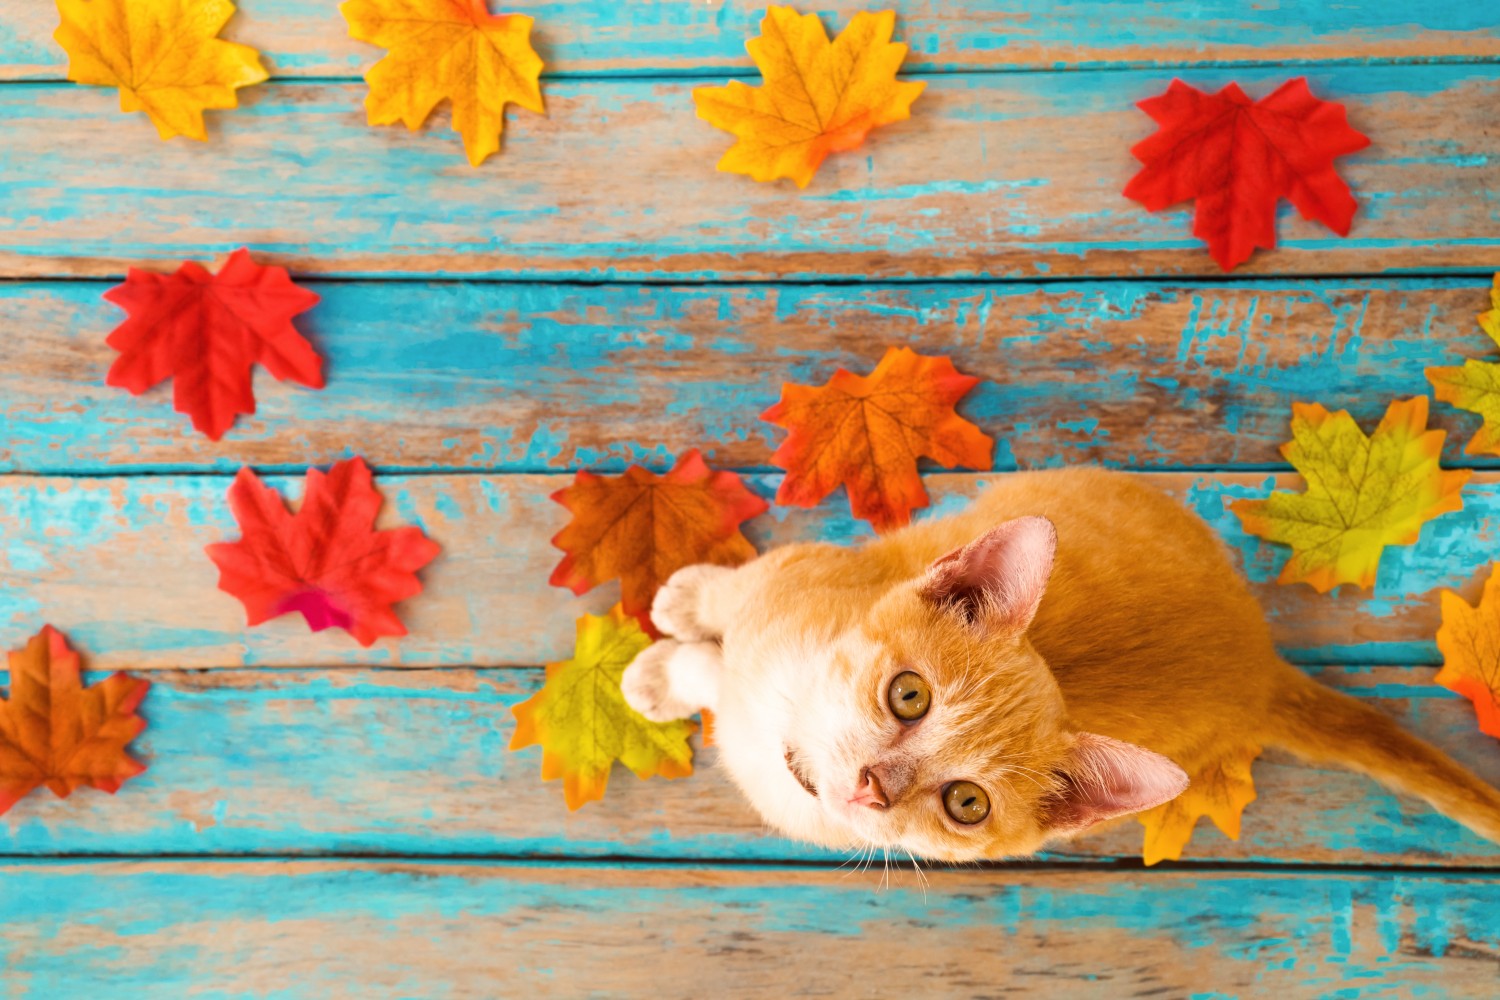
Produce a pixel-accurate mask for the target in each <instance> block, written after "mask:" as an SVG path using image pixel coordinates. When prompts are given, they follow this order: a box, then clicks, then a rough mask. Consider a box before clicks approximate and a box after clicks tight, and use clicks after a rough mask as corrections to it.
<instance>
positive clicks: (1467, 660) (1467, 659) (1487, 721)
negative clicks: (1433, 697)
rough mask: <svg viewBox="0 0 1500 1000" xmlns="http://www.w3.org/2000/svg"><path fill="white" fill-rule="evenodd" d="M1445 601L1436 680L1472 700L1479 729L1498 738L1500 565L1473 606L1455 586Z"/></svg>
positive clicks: (1446, 594) (1446, 593) (1499, 728)
mask: <svg viewBox="0 0 1500 1000" xmlns="http://www.w3.org/2000/svg"><path fill="white" fill-rule="evenodd" d="M1442 600H1443V625H1442V627H1441V628H1440V629H1438V634H1437V644H1438V650H1439V651H1440V652H1441V653H1442V654H1443V669H1442V670H1439V671H1438V674H1437V676H1436V677H1434V678H1433V680H1434V681H1436V682H1437V683H1438V684H1441V685H1442V686H1443V687H1445V688H1447V689H1448V690H1450V691H1454V692H1457V693H1458V694H1461V695H1463V696H1464V697H1465V698H1467V699H1469V700H1470V701H1472V702H1473V703H1474V711H1475V712H1476V713H1477V714H1478V715H1479V729H1480V731H1481V732H1485V733H1488V734H1489V735H1491V736H1494V737H1500V563H1496V564H1495V566H1494V568H1492V569H1491V570H1490V578H1489V579H1488V580H1486V581H1485V583H1484V590H1483V592H1482V593H1481V594H1480V596H1479V604H1478V605H1476V606H1475V607H1472V608H1471V607H1469V602H1468V601H1465V600H1464V599H1463V598H1462V597H1460V596H1459V595H1458V594H1455V593H1454V592H1453V591H1451V590H1445V591H1443V598H1442Z"/></svg>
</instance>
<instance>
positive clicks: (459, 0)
mask: <svg viewBox="0 0 1500 1000" xmlns="http://www.w3.org/2000/svg"><path fill="white" fill-rule="evenodd" d="M339 10H340V12H342V13H343V15H344V20H346V21H348V22H349V35H350V37H351V38H356V39H358V40H359V41H361V42H369V43H370V44H371V45H378V46H380V47H381V48H383V49H386V50H388V51H387V54H386V56H385V57H384V58H383V59H381V60H380V61H379V62H377V63H376V64H375V65H374V67H373V68H371V70H370V71H369V72H368V73H366V74H365V80H366V82H368V83H369V85H370V93H369V96H368V97H366V98H365V110H366V111H367V112H368V114H369V120H370V124H371V125H390V124H393V123H395V122H404V123H405V124H406V127H407V128H409V129H411V130H412V131H413V132H415V131H416V130H417V129H419V128H421V127H422V123H423V122H425V121H426V120H427V116H428V115H430V114H432V111H433V109H434V108H436V107H437V106H438V104H439V103H440V102H442V100H443V99H444V98H447V99H448V100H449V101H451V102H452V104H453V129H454V131H456V132H458V133H459V134H460V135H462V136H463V138H464V151H465V152H466V153H468V156H469V163H471V164H472V165H474V166H476V167H477V166H479V165H480V164H481V163H483V162H484V161H485V160H486V159H487V158H488V157H489V156H490V155H491V154H493V153H498V152H499V151H500V134H501V133H502V132H503V131H504V130H505V106H506V105H507V104H519V105H520V106H521V107H523V108H526V109H527V110H528V111H535V112H536V113H537V114H539V115H544V114H546V113H547V109H546V106H545V105H543V104H542V88H541V75H542V60H541V57H540V56H538V55H537V54H536V50H534V49H533V48H532V47H531V25H532V23H533V22H532V19H531V18H529V17H527V16H526V15H524V14H491V13H490V11H489V7H488V5H487V4H486V2H485V0H348V2H347V3H344V4H342V5H341V6H340V7H339Z"/></svg>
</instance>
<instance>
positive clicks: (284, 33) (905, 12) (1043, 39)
mask: <svg viewBox="0 0 1500 1000" xmlns="http://www.w3.org/2000/svg"><path fill="white" fill-rule="evenodd" d="M14 6H15V7H16V8H17V9H14V10H7V11H6V12H5V17H4V19H3V22H4V23H3V24H0V80H58V79H62V78H63V77H64V76H65V75H66V71H67V58H66V56H65V55H64V53H63V52H62V50H61V49H60V48H59V47H58V46H57V45H56V44H55V43H54V42H53V41H52V32H53V31H54V30H55V29H56V27H57V12H56V10H55V9H54V8H53V6H52V4H51V3H50V2H47V0H19V2H18V3H16V4H14ZM1482 6H1483V5H1482V4H1462V3H1424V2H1422V0H1352V2H1346V3H1341V4H1339V6H1338V7H1337V8H1336V9H1330V8H1329V7H1328V5H1327V4H1325V3H1323V2H1321V0H1284V2H1282V3H1279V4H1277V5H1275V6H1267V7H1260V6H1250V5H1245V4H1242V3H1239V2H1238V0H1206V2H1205V0H1153V2H1149V3H1143V4H1140V5H1137V6H1135V7H1133V8H1132V10H1131V14H1130V17H1129V19H1128V25H1127V24H1122V23H1121V12H1120V8H1119V7H1118V6H1117V5H1113V4H1111V3H1109V2H1108V0H1071V2H1063V3H1049V2H1044V0H1026V2H1021V3H1017V2H1004V3H1002V2H999V0H891V2H889V3H886V4H884V5H883V6H882V7H881V9H893V10H895V11H896V15H897V18H898V21H897V37H898V39H899V40H902V41H905V42H906V43H907V44H909V45H910V46H911V50H912V51H911V55H910V56H909V57H908V58H907V62H906V67H907V69H908V70H909V71H917V72H945V71H952V70H959V69H1023V68H1042V69H1055V68H1060V67H1063V66H1096V65H1109V66H1121V65H1126V66H1135V65H1146V66H1152V65H1172V64H1178V63H1190V64H1196V63H1203V62H1205V61H1212V62H1215V63H1227V62H1248V63H1258V62H1288V61H1309V60H1323V59H1339V60H1348V61H1358V60H1396V59H1410V60H1438V59H1486V58H1488V59H1493V58H1496V57H1500V29H1497V28H1496V25H1495V19H1494V18H1493V17H1486V16H1485V14H1484V11H1483V10H1482ZM864 7H865V5H864V4H862V3H861V2H859V0H820V2H819V4H818V5H817V8H816V9H817V10H818V11H819V13H820V14H821V15H822V17H823V22H824V24H825V25H826V26H827V27H828V28H829V30H830V32H834V31H837V30H839V29H840V28H841V27H842V26H843V25H844V24H846V23H848V20H849V18H850V17H852V16H853V14H854V12H856V11H858V10H861V9H864ZM239 8H240V13H239V14H238V15H237V16H236V17H235V18H234V20H232V21H231V22H230V24H229V27H228V30H227V31H226V32H225V34H224V37H225V38H228V39H231V40H233V41H237V42H242V43H244V44H246V45H251V46H254V47H255V48H256V49H258V50H259V51H260V52H261V54H262V55H263V57H264V58H265V61H266V62H267V64H268V67H269V68H270V70H271V72H272V73H273V74H274V75H275V76H277V77H282V78H287V77H339V76H358V75H360V74H362V73H363V72H364V71H365V70H366V69H368V68H369V66H370V64H371V63H372V62H374V60H375V59H376V58H378V57H379V55H380V50H379V49H375V48H372V47H370V46H366V45H361V44H359V43H358V42H355V41H354V40H353V39H351V38H349V37H348V29H347V26H346V24H345V23H344V20H343V19H342V18H341V17H340V16H339V15H338V13H337V11H336V9H335V4H333V3H332V2H329V3H307V2H306V0H241V2H240V3H239ZM490 9H491V10H493V11H495V12H497V13H498V12H502V11H504V12H510V13H518V14H531V15H532V16H533V17H535V18H536V19H537V25H536V28H535V30H534V38H535V44H536V47H537V51H538V52H539V53H540V54H541V55H542V57H543V58H544V59H545V60H546V62H547V72H548V74H549V75H551V74H558V73H562V74H569V73H588V74H614V75H631V74H646V73H666V74H680V73H703V72H708V71H713V70H721V71H735V70H741V71H742V70H745V69H748V68H750V66H751V63H750V60H749V57H748V56H747V55H746V54H745V48H744V42H745V39H747V38H751V37H753V36H755V35H756V34H758V33H759V30H760V27H759V26H760V19H761V16H762V15H763V13H764V11H765V4H764V3H763V2H761V0H754V2H750V0H694V2H691V3H675V2H674V3H639V2H637V3H620V2H618V0H506V2H504V3H501V2H497V0H492V2H491V3H490Z"/></svg>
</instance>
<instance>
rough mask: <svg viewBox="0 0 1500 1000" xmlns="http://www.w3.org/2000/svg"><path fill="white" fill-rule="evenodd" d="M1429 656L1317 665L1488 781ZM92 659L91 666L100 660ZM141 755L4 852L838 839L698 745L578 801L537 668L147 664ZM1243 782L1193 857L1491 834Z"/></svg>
mask: <svg viewBox="0 0 1500 1000" xmlns="http://www.w3.org/2000/svg"><path fill="white" fill-rule="evenodd" d="M1434 673H1435V671H1434V670H1433V669H1431V668H1426V667H1372V668H1327V669H1322V670H1318V671H1316V674H1317V676H1318V677H1319V678H1320V679H1321V680H1323V681H1324V682H1326V683H1331V684H1336V685H1338V686H1339V687H1342V688H1344V689H1345V690H1348V691H1350V692H1352V693H1354V694H1356V695H1359V696H1361V697H1367V698H1369V699H1370V700H1371V701H1372V702H1373V703H1374V704H1375V705H1377V706H1379V707H1380V708H1381V709H1382V710H1384V711H1388V712H1390V713H1391V714H1393V715H1395V716H1396V717H1397V718H1399V719H1400V720H1401V721H1402V723H1403V724H1404V725H1406V726H1407V727H1409V728H1410V729H1412V730H1413V731H1414V732H1417V733H1420V734H1421V735H1422V736H1423V737H1425V738H1427V739H1429V740H1432V741H1433V742H1435V743H1436V744H1438V745H1439V746H1441V747H1443V748H1444V749H1445V750H1447V751H1448V752H1449V753H1451V754H1453V755H1454V756H1455V757H1457V758H1458V759H1459V760H1461V761H1463V762H1464V763H1465V764H1467V765H1469V766H1471V767H1473V768H1475V769H1476V770H1477V771H1478V773H1480V774H1482V775H1484V776H1485V777H1487V778H1488V779H1490V780H1492V781H1497V782H1500V754H1496V753H1495V750H1494V740H1493V739H1492V738H1491V737H1488V736H1485V735H1483V734H1481V733H1480V732H1479V731H1478V730H1477V729H1476V727H1475V725H1474V714H1473V710H1472V708H1471V707H1470V705H1469V703H1468V702H1467V701H1464V700H1463V699H1461V698H1459V697H1457V696H1455V695H1453V694H1451V693H1449V692H1448V691H1447V690H1445V689H1444V688H1440V687H1437V686H1436V685H1434V684H1433V683H1432V680H1431V678H1432V675H1433V674H1434ZM92 676H93V677H96V678H97V677H100V676H103V675H100V674H94V675H92ZM150 679H151V682H152V685H153V687H152V689H151V693H150V698H149V701H148V702H147V704H146V708H145V713H146V716H147V718H148V720H149V722H150V728H148V729H147V731H146V732H145V733H144V734H143V735H142V736H141V738H140V739H138V740H137V741H136V742H135V744H134V746H133V751H134V752H135V754H136V755H137V756H138V757H139V758H140V759H141V760H142V761H143V762H145V763H146V764H147V765H148V768H149V769H148V770H147V771H146V773H145V774H144V775H142V776H141V777H139V778H137V779H135V780H133V781H132V782H131V783H130V784H129V785H128V786H127V787H126V789H125V790H124V791H122V792H121V793H120V794H119V795H118V796H116V797H113V798H111V797H109V796H106V795H103V794H101V793H98V792H94V791H92V790H88V789H85V790H82V791H79V792H77V793H75V794H74V795H73V796H72V797H70V798H68V799H66V800H62V799H57V798H55V797H54V796H52V795H50V794H38V795H34V796H32V797H29V798H27V799H23V800H22V801H21V802H20V803H18V804H17V805H16V806H15V807H14V808H13V809H12V810H11V812H10V813H8V814H7V815H6V817H5V820H4V822H3V823H0V854H3V855H9V856H37V857H45V856H48V855H67V854H125V855H135V856H151V855H171V856H178V855H195V856H212V855H241V854H254V855H340V854H358V855H369V854H373V855H382V856H414V857H444V856H453V855H465V856H497V855H503V856H531V857H549V858H554V859H560V860H561V859H567V858H581V857H634V858H656V859H671V858H696V859H702V860H705V861H712V860H716V859H732V860H786V859H799V860H806V861H832V862H833V863H835V864H837V863H839V862H842V861H844V860H845V859H846V855H844V854H840V853H836V852H835V853H829V852H825V851H820V850H818V849H815V848H812V847H809V846H807V845H804V844H796V843H792V842H789V841H786V840H783V839H781V838H779V837H775V836H772V835H770V834H768V833H766V832H765V830H764V827H763V825H762V824H761V822H760V819H759V817H758V816H756V815H755V814H754V813H753V812H752V811H751V810H750V808H749V807H748V806H747V805H745V804H744V802H743V800H742V799H741V797H740V795H739V793H738V792H737V791H736V790H735V789H734V788H733V786H732V785H731V784H730V782H729V780H728V779H727V777H726V776H725V775H724V774H723V773H722V772H720V771H719V770H718V768H717V767H716V766H715V764H714V761H715V757H716V752H715V751H713V750H707V751H703V750H700V751H699V752H698V754H697V760H696V763H697V769H698V770H697V773H695V774H694V775H692V776H691V777H688V778H684V779H681V780H678V781H670V782H668V781H650V782H642V781H639V780H638V779H636V778H635V776H634V775H632V774H630V773H629V772H628V771H626V770H625V769H624V768H623V767H617V768H616V769H615V773H614V775H613V776H612V778H611V779H610V786H609V790H608V794H607V795H606V796H605V798H604V799H603V800H602V801H600V802H595V803H590V804H589V805H587V806H585V807H584V808H583V809H581V810H579V811H577V812H569V811H568V809H567V807H566V806H565V805H564V803H563V799H562V790H561V787H560V784H559V783H558V782H547V783H544V782H542V781H541V780H540V777H539V772H540V769H541V755H540V753H539V751H538V750H537V749H536V748H530V749H527V750H523V751H519V752H514V753H512V752H507V750H506V748H507V747H508V746H509V744H510V739H511V735H512V733H513V731H514V729H513V724H512V717H511V714H510V707H511V706H512V705H514V704H516V703H517V702H519V701H521V700H522V699H523V698H526V697H529V696H530V695H532V694H533V693H534V692H535V691H536V690H537V688H538V686H539V684H540V682H541V677H540V671H537V670H492V671H470V670H406V671H393V670H321V671H311V670H292V671H270V670H256V671H218V672H214V673H212V674H202V673H193V672H177V671H155V672H152V673H151V675H150ZM1255 784H1256V791H1257V793H1258V795H1259V797H1258V798H1257V799H1256V801H1255V802H1254V804H1252V805H1251V806H1250V807H1249V809H1248V810H1247V811H1246V813H1245V819H1244V829H1243V832H1242V833H1241V836H1240V839H1239V840H1238V841H1237V842H1236V841H1230V840H1228V839H1227V838H1225V837H1224V836H1222V835H1221V834H1220V833H1219V832H1218V831H1217V830H1214V829H1212V828H1211V827H1210V826H1209V824H1208V821H1207V820H1204V821H1201V822H1200V824H1199V829H1198V832H1197V833H1196V835H1195V836H1194V838H1193V840H1192V842H1191V843H1190V844H1189V845H1188V847H1187V850H1186V852H1185V853H1184V859H1185V861H1187V862H1234V863H1257V862H1258V863H1300V864H1313V863H1316V864H1348V865H1375V864H1384V865H1405V866H1413V867H1445V866H1491V865H1494V864H1495V863H1496V861H1497V860H1500V849H1497V848H1496V847H1495V845H1493V844H1490V843H1489V842H1487V841H1484V840H1482V839H1480V838H1479V837H1477V836H1475V835H1473V834H1470V833H1468V832H1467V831H1465V830H1464V829H1463V828H1461V827H1459V826H1458V825H1457V824H1455V823H1452V822H1451V821H1449V820H1447V819H1444V818H1443V817H1441V816H1438V815H1437V814H1435V813H1433V812H1431V811H1430V810H1429V809H1427V808H1426V806H1425V805H1424V804H1422V803H1421V802H1419V801H1417V800H1414V799H1405V798H1398V797H1396V796H1393V795H1390V794H1388V793H1386V792H1384V791H1382V790H1381V789H1379V788H1378V787H1377V786H1376V785H1374V784H1373V783H1372V782H1370V781H1369V780H1368V779H1366V778H1363V777H1359V776H1356V775H1353V774H1350V773H1348V772H1344V771H1337V770H1325V769H1320V768H1316V767H1310V766H1308V765H1304V764H1300V763H1298V762H1296V761H1294V760H1293V759H1292V758H1290V757H1288V756H1287V755H1285V754H1279V753H1275V752H1269V753H1267V755H1266V756H1265V757H1263V758H1262V759H1261V760H1260V761H1258V762H1257V763H1256V765H1255ZM1141 836H1142V829H1141V826H1140V825H1139V824H1138V823H1136V822H1134V821H1131V822H1127V823H1124V824H1122V825H1120V826H1119V827H1117V828H1115V829H1112V830H1109V831H1107V832H1103V833H1098V834H1096V835H1094V836H1091V837H1089V838H1086V839H1084V840H1081V841H1077V842H1075V843H1072V844H1069V845H1067V846H1066V849H1065V850H1064V851H1060V852H1057V853H1053V854H1050V855H1048V857H1049V858H1050V859H1051V860H1054V861H1057V862H1060V863H1071V862H1089V861H1095V862H1097V861H1108V860H1112V859H1117V858H1136V857H1139V855H1140V849H1141Z"/></svg>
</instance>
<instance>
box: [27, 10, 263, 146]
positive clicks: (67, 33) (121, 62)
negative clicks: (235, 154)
mask: <svg viewBox="0 0 1500 1000" xmlns="http://www.w3.org/2000/svg"><path fill="white" fill-rule="evenodd" d="M57 10H58V13H59V14H60V15H61V16H62V23H61V24H59V25H58V27H57V31H56V33H55V34H54V35H53V37H54V38H55V39H56V40H57V44H59V45H61V46H62V47H63V49H64V50H65V51H66V52H67V53H68V79H69V80H72V81H73V82H75V83H86V84H93V85H95V86H100V87H118V88H119V89H120V110H121V111H127V112H129V111H144V112H146V114H147V116H149V117H150V119H151V121H152V123H154V124H155V125H156V132H157V134H158V135H160V136H161V137H162V138H163V139H170V138H172V137H173V136H176V135H185V136H188V137H189V138H192V139H200V140H202V139H207V138H208V134H207V132H205V131H204V128H203V112H204V111H206V110H208V109H210V108H232V107H235V106H237V105H238V104H239V98H238V97H237V96H236V94H235V91H236V90H237V89H238V88H240V87H247V86H249V85H250V84H253V83H260V82H261V81H263V80H265V79H266V76H267V74H266V71H265V68H264V67H262V66H261V64H260V56H259V54H258V53H257V52H256V51H255V50H254V49H252V48H250V46H248V45H238V44H236V43H234V42H226V41H224V40H223V39H221V38H218V37H217V36H218V34H219V32H220V31H221V30H222V29H223V27H224V25H225V24H227V23H228V22H229V19H230V18H231V17H233V16H234V10H235V8H234V4H233V3H231V2H230V0H57Z"/></svg>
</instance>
